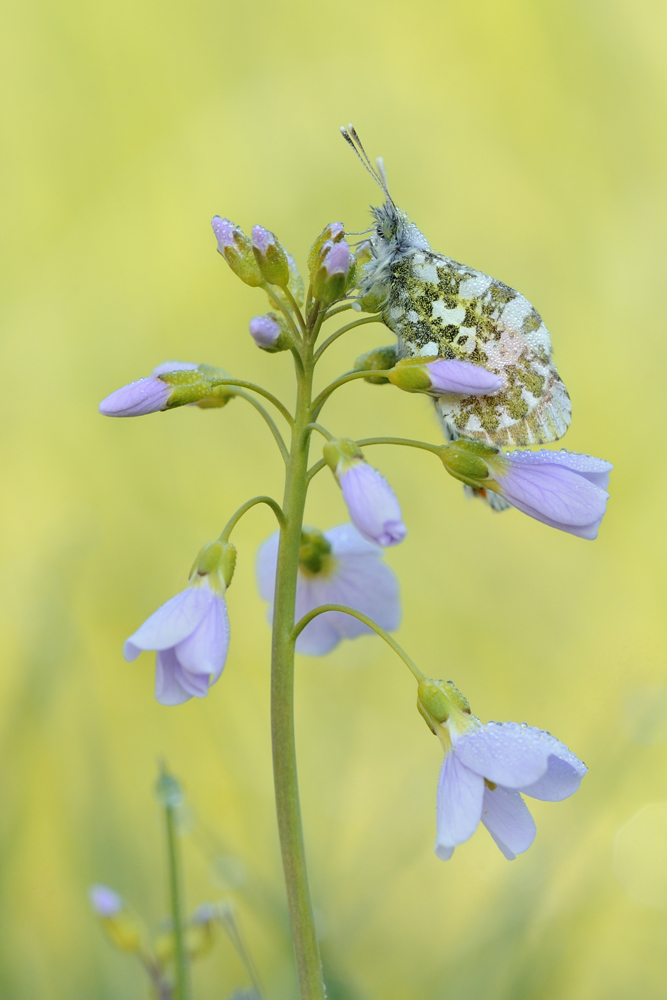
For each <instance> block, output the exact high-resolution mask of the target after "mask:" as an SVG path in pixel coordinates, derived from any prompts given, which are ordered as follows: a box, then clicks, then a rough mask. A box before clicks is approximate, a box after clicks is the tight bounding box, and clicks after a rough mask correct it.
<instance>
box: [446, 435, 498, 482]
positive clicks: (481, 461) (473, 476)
mask: <svg viewBox="0 0 667 1000" xmlns="http://www.w3.org/2000/svg"><path fill="white" fill-rule="evenodd" d="M439 454H440V458H441V459H442V463H443V465H444V466H445V469H446V470H447V472H448V473H449V474H450V476H454V478H455V479H459V480H460V481H461V482H462V483H466V484H467V485H468V486H472V487H473V488H474V489H480V488H482V487H487V488H488V487H489V486H491V482H493V480H491V482H489V480H490V479H491V471H490V469H489V466H488V464H487V463H488V461H489V460H491V459H493V458H494V457H495V456H497V455H498V449H497V448H492V447H491V446H490V445H487V444H484V443H483V442H482V441H468V440H467V439H466V438H459V440H458V441H453V442H452V443H451V444H450V445H445V447H443V448H441V449H440V453H439Z"/></svg>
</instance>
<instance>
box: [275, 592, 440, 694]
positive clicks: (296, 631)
mask: <svg viewBox="0 0 667 1000" xmlns="http://www.w3.org/2000/svg"><path fill="white" fill-rule="evenodd" d="M325 611H342V612H343V613H344V614H346V615H350V616H351V617H352V618H358V619H359V621H360V622H363V623H364V625H368V627H369V628H372V629H373V631H374V632H376V633H377V634H378V635H379V636H380V638H382V639H384V641H385V642H386V643H387V645H388V646H391V648H392V649H393V650H394V652H395V653H396V654H397V656H400V658H401V659H402V660H403V663H405V665H406V667H408V669H409V670H410V672H411V673H412V675H413V677H414V678H415V680H416V681H417V682H419V681H423V680H424V674H423V673H422V672H421V670H420V669H419V667H418V666H417V664H416V663H414V662H413V660H412V658H411V657H410V656H408V654H407V653H406V652H405V650H404V649H403V647H402V646H399V644H398V643H397V642H396V640H395V639H394V638H393V636H391V635H389V633H388V632H386V631H385V630H384V629H383V628H382V627H381V626H380V625H378V624H377V622H374V621H373V619H372V618H369V617H368V615H365V614H363V613H362V612H361V611H356V610H355V609H354V608H348V606H347V605H346V604H322V605H321V606H320V607H319V608H313V610H312V611H309V612H308V614H307V615H304V616H303V618H302V619H301V620H300V621H298V622H297V623H296V625H295V626H294V628H293V629H292V631H291V632H290V635H289V641H290V643H292V645H294V643H295V642H296V640H297V639H298V637H299V636H300V635H301V633H302V632H303V630H304V629H305V627H306V625H307V624H308V623H309V622H312V620H313V618H317V616H318V615H323V614H324V612H325Z"/></svg>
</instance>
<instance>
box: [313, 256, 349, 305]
mask: <svg viewBox="0 0 667 1000" xmlns="http://www.w3.org/2000/svg"><path fill="white" fill-rule="evenodd" d="M320 256H321V263H320V266H319V267H318V269H317V272H316V273H315V275H314V277H313V298H315V299H317V300H318V301H320V302H322V303H323V304H324V305H330V304H331V303H332V302H335V301H336V299H339V298H341V296H343V295H344V294H345V290H346V288H347V286H348V283H349V282H348V278H349V276H350V265H351V263H352V255H351V254H350V247H349V245H348V244H347V242H346V241H345V240H341V242H340V243H333V242H332V241H331V240H328V241H327V242H326V243H325V244H324V245H323V247H322V251H321V255H320Z"/></svg>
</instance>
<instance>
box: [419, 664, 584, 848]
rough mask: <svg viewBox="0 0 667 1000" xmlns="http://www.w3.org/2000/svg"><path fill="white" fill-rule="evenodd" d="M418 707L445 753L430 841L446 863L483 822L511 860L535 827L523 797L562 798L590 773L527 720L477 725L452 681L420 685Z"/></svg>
mask: <svg viewBox="0 0 667 1000" xmlns="http://www.w3.org/2000/svg"><path fill="white" fill-rule="evenodd" d="M418 707H419V710H420V712H421V714H422V716H423V717H424V718H425V719H426V722H427V724H428V725H429V727H430V728H431V730H432V731H433V732H434V733H436V734H437V735H438V737H439V738H440V741H441V743H442V745H443V747H444V750H445V759H444V761H443V764H442V768H441V770H440V778H439V781H438V793H437V836H436V844H435V852H436V854H437V855H438V857H439V858H441V859H442V860H443V861H448V860H449V858H451V856H452V854H453V853H454V848H455V847H458V845H459V844H462V843H464V842H465V841H466V840H469V839H470V837H472V835H473V833H474V832H475V830H476V829H477V827H478V825H479V823H480V821H481V822H482V823H483V824H484V826H485V827H486V828H487V830H488V831H489V833H490V834H491V836H492V837H493V839H494V841H495V842H496V844H497V845H498V847H499V848H500V850H501V851H502V853H503V854H504V855H505V857H506V858H507V859H508V860H510V861H513V860H514V858H515V857H516V855H517V854H522V853H523V852H524V851H527V850H528V848H529V847H530V845H531V844H532V842H533V840H534V839H535V832H536V830H535V822H534V820H533V817H532V816H531V814H530V812H529V810H528V807H527V805H526V803H525V802H524V800H523V798H522V797H521V796H522V794H523V795H529V796H531V797H532V798H534V799H542V800H544V801H547V802H560V801H561V800H562V799H566V798H568V797H569V796H570V795H573V794H574V793H575V792H576V791H577V789H578V788H579V785H580V784H581V779H582V778H583V776H584V775H585V774H586V771H587V770H588V769H587V767H586V765H585V764H583V763H582V761H580V760H579V758H578V757H576V756H575V755H574V754H573V753H572V752H571V751H570V750H568V748H567V747H566V746H565V745H564V744H563V743H561V742H559V740H557V739H556V738H555V737H553V736H551V734H550V733H546V732H543V731H542V730H540V729H536V728H534V727H533V726H527V725H526V724H525V723H521V724H518V723H516V722H505V723H500V722H488V723H486V724H485V725H482V723H481V722H480V721H479V719H477V718H475V716H473V715H471V714H470V708H469V706H468V703H467V701H466V700H465V698H463V696H462V695H461V694H460V692H458V691H457V690H456V688H455V687H454V685H453V684H452V683H451V681H450V682H448V683H444V682H443V681H425V682H423V683H422V684H420V685H419V696H418Z"/></svg>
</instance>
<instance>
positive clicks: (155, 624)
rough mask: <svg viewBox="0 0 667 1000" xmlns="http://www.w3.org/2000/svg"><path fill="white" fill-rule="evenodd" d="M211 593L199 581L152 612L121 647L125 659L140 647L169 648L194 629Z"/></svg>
mask: <svg viewBox="0 0 667 1000" xmlns="http://www.w3.org/2000/svg"><path fill="white" fill-rule="evenodd" d="M213 600H215V595H214V594H213V592H212V591H211V589H210V588H209V587H208V586H207V585H206V584H203V585H202V586H200V587H187V588H186V589H185V590H182V591H181V592H180V594H176V596H175V597H172V598H171V599H170V600H168V601H167V603H166V604H163V605H162V607H161V608H158V609H157V611H154V612H153V614H152V615H151V616H150V618H147V619H146V621H145V622H144V623H143V625H140V626H139V628H138V629H137V631H136V632H135V633H134V635H131V636H130V637H129V639H127V641H126V643H125V646H124V648H123V655H124V657H125V659H126V660H128V661H129V660H136V658H137V656H138V655H139V653H140V652H141V650H142V649H169V648H170V647H171V646H175V645H177V643H179V642H182V641H183V639H185V638H186V637H187V636H189V635H190V634H191V633H192V632H194V630H195V629H196V628H197V626H198V625H199V623H200V622H201V620H202V618H203V617H204V615H205V614H206V612H207V611H208V609H209V607H210V604H211V601H213Z"/></svg>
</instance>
